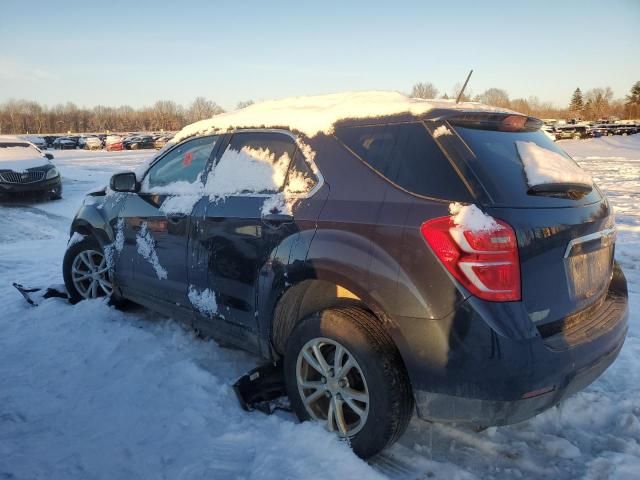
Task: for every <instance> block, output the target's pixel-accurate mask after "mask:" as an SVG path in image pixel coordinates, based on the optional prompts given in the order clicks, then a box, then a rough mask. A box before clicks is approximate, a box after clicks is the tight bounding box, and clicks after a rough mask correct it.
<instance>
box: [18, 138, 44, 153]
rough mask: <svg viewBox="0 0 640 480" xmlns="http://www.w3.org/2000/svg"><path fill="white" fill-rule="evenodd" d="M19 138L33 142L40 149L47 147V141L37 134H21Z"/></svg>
mask: <svg viewBox="0 0 640 480" xmlns="http://www.w3.org/2000/svg"><path fill="white" fill-rule="evenodd" d="M20 138H22V139H23V140H26V141H27V142H29V143H32V144H34V145H35V146H36V147H38V148H39V149H40V150H46V149H47V141H46V140H45V139H44V138H42V137H40V136H38V135H21V136H20Z"/></svg>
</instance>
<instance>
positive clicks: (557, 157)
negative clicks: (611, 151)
mask: <svg viewBox="0 0 640 480" xmlns="http://www.w3.org/2000/svg"><path fill="white" fill-rule="evenodd" d="M516 148H517V149H518V154H519V155H520V158H521V159H522V164H523V165H524V172H525V174H526V176H527V184H528V185H529V187H535V186H536V185H544V184H549V183H576V184H579V185H587V186H591V185H593V179H592V178H591V176H590V175H589V174H588V173H587V172H585V171H584V170H583V169H582V168H580V167H579V166H578V164H576V163H575V162H574V161H572V160H571V159H569V158H567V157H565V156H564V155H562V154H560V153H558V152H554V151H552V150H549V149H547V148H544V147H541V146H540V145H537V144H536V143H534V142H522V141H516Z"/></svg>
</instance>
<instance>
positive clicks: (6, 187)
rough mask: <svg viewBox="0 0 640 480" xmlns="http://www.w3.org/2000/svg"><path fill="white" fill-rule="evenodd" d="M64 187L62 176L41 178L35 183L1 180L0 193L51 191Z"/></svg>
mask: <svg viewBox="0 0 640 480" xmlns="http://www.w3.org/2000/svg"><path fill="white" fill-rule="evenodd" d="M61 188H62V182H61V180H60V176H59V175H58V176H57V177H55V178H51V179H49V180H41V181H39V182H33V183H4V182H0V194H14V193H29V192H49V191H53V190H58V189H61Z"/></svg>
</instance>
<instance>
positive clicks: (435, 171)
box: [335, 122, 472, 202]
mask: <svg viewBox="0 0 640 480" xmlns="http://www.w3.org/2000/svg"><path fill="white" fill-rule="evenodd" d="M335 133H336V136H337V137H338V138H339V139H340V140H341V141H342V142H343V143H344V144H345V145H346V146H347V147H348V148H349V149H351V150H352V151H353V152H354V153H355V154H356V155H357V156H358V157H360V158H361V159H362V160H363V161H364V162H366V163H367V164H368V165H369V166H371V168H373V169H374V170H376V171H377V172H378V173H380V174H381V175H383V176H384V177H386V178H387V179H389V180H390V181H392V182H393V183H395V184H396V185H398V186H400V187H402V188H403V189H405V190H408V191H409V192H411V193H415V194H418V195H422V196H426V197H432V198H437V199H442V200H448V201H461V202H470V201H472V197H471V194H470V193H469V190H468V189H467V187H466V186H465V184H464V182H463V181H462V180H461V178H460V177H459V175H458V174H457V173H456V171H455V170H454V168H453V167H452V165H451V163H450V162H449V160H448V159H447V157H446V156H445V155H444V153H443V152H442V150H440V147H438V145H437V144H436V142H435V141H434V140H433V138H432V137H431V134H430V133H429V132H428V131H427V129H426V128H425V127H424V125H423V124H422V123H419V122H416V123H399V124H387V125H368V126H359V127H337V128H336V132H335Z"/></svg>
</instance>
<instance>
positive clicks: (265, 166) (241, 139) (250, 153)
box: [205, 132, 296, 197]
mask: <svg viewBox="0 0 640 480" xmlns="http://www.w3.org/2000/svg"><path fill="white" fill-rule="evenodd" d="M295 150H296V144H295V142H294V140H293V139H292V138H291V137H289V136H288V135H285V134H282V133H276V132H241V133H235V134H234V135H233V137H231V141H230V142H229V145H228V146H227V149H226V150H225V151H224V153H223V154H222V157H220V160H219V161H218V162H217V164H216V165H215V166H214V168H213V169H212V171H211V173H210V174H209V177H208V179H207V185H206V189H205V190H206V193H207V194H208V195H210V196H214V197H225V196H227V195H241V194H246V195H251V194H272V193H277V192H279V191H281V190H282V187H283V185H284V181H285V178H286V176H287V170H288V168H289V163H290V162H291V158H292V157H293V153H294V151H295Z"/></svg>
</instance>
